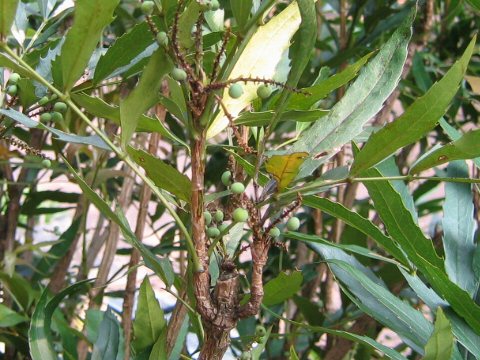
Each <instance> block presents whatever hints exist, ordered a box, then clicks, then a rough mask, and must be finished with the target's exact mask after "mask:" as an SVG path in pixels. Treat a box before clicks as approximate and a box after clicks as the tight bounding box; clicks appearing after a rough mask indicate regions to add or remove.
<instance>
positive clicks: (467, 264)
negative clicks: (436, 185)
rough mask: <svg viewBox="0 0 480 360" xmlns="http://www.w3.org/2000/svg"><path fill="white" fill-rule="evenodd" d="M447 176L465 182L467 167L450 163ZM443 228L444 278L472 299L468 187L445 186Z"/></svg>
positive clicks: (472, 227)
mask: <svg viewBox="0 0 480 360" xmlns="http://www.w3.org/2000/svg"><path fill="white" fill-rule="evenodd" d="M447 175H448V176H450V177H467V178H468V167H467V164H466V163H465V162H463V161H454V162H452V163H450V164H449V166H448V169H447ZM442 225H443V247H444V249H445V269H446V270H447V274H448V276H449V278H450V279H451V280H452V281H453V282H454V283H455V284H457V285H458V286H460V287H461V288H462V289H464V290H465V291H467V292H468V293H470V294H471V295H472V297H473V295H474V294H475V291H476V290H477V286H478V285H477V283H476V279H475V274H474V272H473V256H474V253H475V248H476V245H475V237H474V235H475V228H476V221H475V218H474V205H473V193H472V185H471V184H463V183H446V184H445V204H444V206H443V223H442Z"/></svg>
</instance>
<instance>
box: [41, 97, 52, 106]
mask: <svg viewBox="0 0 480 360" xmlns="http://www.w3.org/2000/svg"><path fill="white" fill-rule="evenodd" d="M49 101H50V99H49V98H48V96H44V97H42V98H41V99H40V100H38V105H41V106H43V105H45V104H47V103H48V102H49Z"/></svg>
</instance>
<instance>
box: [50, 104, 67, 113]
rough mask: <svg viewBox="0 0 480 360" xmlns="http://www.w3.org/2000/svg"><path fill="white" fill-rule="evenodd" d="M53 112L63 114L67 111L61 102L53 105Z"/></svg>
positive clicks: (65, 105)
mask: <svg viewBox="0 0 480 360" xmlns="http://www.w3.org/2000/svg"><path fill="white" fill-rule="evenodd" d="M53 110H54V111H58V112H61V113H64V112H65V111H67V104H65V103H64V102H61V101H59V102H56V103H55V105H53Z"/></svg>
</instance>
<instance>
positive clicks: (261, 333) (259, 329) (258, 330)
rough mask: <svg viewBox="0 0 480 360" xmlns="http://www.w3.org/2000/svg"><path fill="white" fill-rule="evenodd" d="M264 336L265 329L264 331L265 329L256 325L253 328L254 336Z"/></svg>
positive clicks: (265, 333)
mask: <svg viewBox="0 0 480 360" xmlns="http://www.w3.org/2000/svg"><path fill="white" fill-rule="evenodd" d="M265 335H267V329H265V327H264V326H262V325H257V326H256V327H255V336H260V337H262V336H265Z"/></svg>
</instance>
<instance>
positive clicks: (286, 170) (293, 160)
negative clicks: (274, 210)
mask: <svg viewBox="0 0 480 360" xmlns="http://www.w3.org/2000/svg"><path fill="white" fill-rule="evenodd" d="M307 156H308V153H293V154H288V155H273V156H272V157H270V158H268V160H267V161H266V163H265V168H266V170H267V172H268V173H269V174H270V175H272V176H273V177H274V178H275V180H276V181H277V187H278V191H282V190H284V189H285V188H286V187H287V186H288V185H289V184H290V183H291V182H292V180H293V179H295V176H297V174H298V171H299V168H300V166H301V165H302V164H303V162H304V161H305V158H306V157H307Z"/></svg>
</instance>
